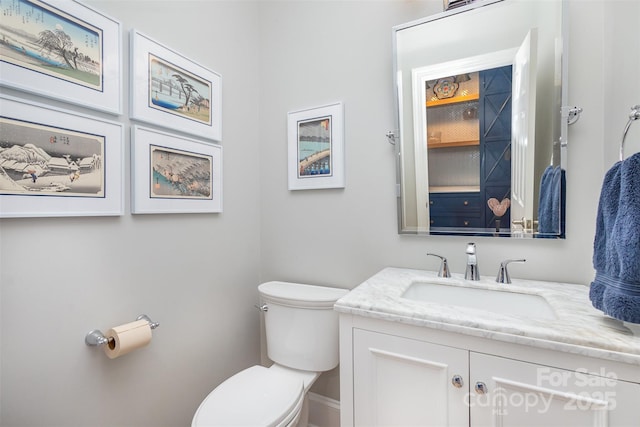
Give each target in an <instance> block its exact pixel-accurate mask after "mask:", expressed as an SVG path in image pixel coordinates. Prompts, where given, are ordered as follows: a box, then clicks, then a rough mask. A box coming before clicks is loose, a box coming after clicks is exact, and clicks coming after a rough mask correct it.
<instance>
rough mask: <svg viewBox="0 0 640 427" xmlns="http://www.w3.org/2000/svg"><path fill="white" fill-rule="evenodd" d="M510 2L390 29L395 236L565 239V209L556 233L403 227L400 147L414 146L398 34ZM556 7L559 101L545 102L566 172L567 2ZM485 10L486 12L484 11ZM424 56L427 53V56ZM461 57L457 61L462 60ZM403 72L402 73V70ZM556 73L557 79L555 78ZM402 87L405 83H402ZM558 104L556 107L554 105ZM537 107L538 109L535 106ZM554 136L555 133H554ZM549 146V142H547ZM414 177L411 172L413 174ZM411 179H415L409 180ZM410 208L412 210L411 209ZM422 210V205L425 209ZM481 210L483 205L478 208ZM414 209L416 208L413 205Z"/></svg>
mask: <svg viewBox="0 0 640 427" xmlns="http://www.w3.org/2000/svg"><path fill="white" fill-rule="evenodd" d="M507 1H510V0H484V1H478V2H475V3H470V4H468V5H465V6H462V7H459V8H455V9H452V10H448V11H444V12H441V13H438V14H435V15H431V16H427V17H425V18H422V19H418V20H415V21H411V22H408V23H405V24H401V25H398V26H395V27H393V30H392V41H393V88H394V96H395V99H394V101H395V117H396V127H395V129H396V130H395V131H393V132H392V134H393V141H394V145H395V148H396V188H397V212H398V233H399V234H411V235H427V236H428V235H461V236H469V235H472V236H487V237H492V236H493V237H514V238H554V239H558V238H560V239H564V238H565V224H564V216H565V206H562V212H561V217H562V221H561V224H560V231H559V232H558V233H538V232H535V233H534V232H531V230H523V231H522V232H512V231H511V227H509V231H501V232H498V233H496V232H494V231H489V230H478V229H468V230H467V229H463V228H451V229H450V230H449V229H446V228H445V227H442V228H439V229H438V230H431V229H429V228H426V229H425V228H420V227H418V223H417V221H416V224H415V225H410V226H406V225H405V224H406V221H405V211H406V208H405V203H404V201H403V194H404V191H405V185H404V183H403V181H404V179H405V177H404V175H403V174H404V165H403V147H404V149H405V150H409V149H411V150H412V149H413V147H414V145H415V141H414V139H415V137H413V133H412V137H411V141H407V142H406V145H403V144H404V143H405V136H404V135H403V126H404V125H403V120H404V119H403V114H404V116H406V115H413V111H405V112H403V106H404V105H403V103H402V102H403V100H402V97H403V95H402V91H403V87H402V84H403V78H402V75H401V73H402V72H403V70H401V69H399V62H400V61H399V49H398V33H399V32H401V31H404V30H407V29H411V28H413V27H416V26H420V25H424V24H428V23H430V22H433V21H438V20H442V19H445V18H449V17H452V16H456V15H460V14H463V13H465V12H468V11H471V10H475V9H480V8H484V7H487V6H489V7H490V6H491V5H493V4H496V3H501V2H507ZM558 3H559V4H560V13H561V17H560V31H559V33H560V37H561V42H560V44H559V45H558V46H556V47H557V48H560V52H561V57H560V58H559V59H558V60H557V64H559V67H560V69H559V70H555V71H554V73H556V76H555V78H558V77H559V78H560V79H561V87H560V90H559V95H558V96H559V99H555V98H556V97H553V99H552V100H549V101H548V104H552V102H553V104H554V105H553V107H554V108H555V107H556V106H557V107H558V110H559V111H558V115H557V116H555V117H556V118H557V119H559V121H558V127H559V129H558V128H556V129H558V130H559V133H560V135H559V140H558V141H557V146H555V145H556V144H553V145H554V147H552V148H551V149H550V150H551V151H552V152H553V155H554V156H557V155H559V156H560V161H559V162H558V163H559V165H560V166H561V168H562V169H563V170H564V171H566V163H567V152H566V147H567V141H568V138H567V133H568V120H569V108H568V107H565V105H566V100H567V96H568V13H567V1H566V0H558ZM485 10H486V9H485ZM427 54H428V53H427ZM463 59H464V58H461V60H463ZM426 65H427V66H437V63H436V64H426ZM404 71H405V72H406V70H404ZM558 73H559V76H558V75H557V74H558ZM405 84H406V80H405ZM538 102H540V97H538ZM558 104H559V105H558ZM538 108H540V107H539V106H538ZM556 135H557V134H556ZM550 144H551V143H550ZM413 175H415V173H414V174H413ZM413 178H414V179H415V176H414V177H413ZM537 185H539V179H536V181H535V184H534V186H537ZM565 190H566V186H564V185H563V186H562V188H561V191H562V192H563V193H564V192H565ZM561 197H562V198H564V199H565V200H566V195H565V194H562V196H561ZM412 208H413V207H412ZM425 208H426V206H425ZM482 208H483V209H484V205H483V206H482ZM416 209H417V206H416Z"/></svg>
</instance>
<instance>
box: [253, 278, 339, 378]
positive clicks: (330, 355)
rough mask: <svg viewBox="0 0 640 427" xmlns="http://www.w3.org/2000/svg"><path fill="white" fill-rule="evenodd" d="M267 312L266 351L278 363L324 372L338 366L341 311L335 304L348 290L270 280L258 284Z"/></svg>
mask: <svg viewBox="0 0 640 427" xmlns="http://www.w3.org/2000/svg"><path fill="white" fill-rule="evenodd" d="M258 292H259V293H260V298H261V300H262V303H264V304H266V306H267V309H266V311H265V312H264V322H265V331H266V335H267V354H268V356H269V359H271V360H273V361H274V362H275V363H278V364H280V365H284V366H287V367H289V368H294V369H300V370H303V371H314V372H323V371H328V370H331V369H333V368H335V367H336V366H338V360H339V348H338V313H337V312H335V311H334V310H333V305H334V303H335V302H336V301H337V300H338V299H339V298H341V297H343V296H344V295H346V294H347V293H348V292H349V291H348V290H347V289H338V288H330V287H324V286H314V285H304V284H300V283H289V282H267V283H263V284H261V285H260V286H258Z"/></svg>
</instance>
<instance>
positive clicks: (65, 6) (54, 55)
mask: <svg viewBox="0 0 640 427" xmlns="http://www.w3.org/2000/svg"><path fill="white" fill-rule="evenodd" d="M15 2H17V3H18V4H17V5H16V4H10V5H8V6H7V7H8V8H11V9H12V10H11V14H9V15H5V16H3V17H2V20H3V25H4V26H5V28H9V29H10V30H11V31H6V32H5V33H4V38H3V44H2V48H0V75H2V79H0V85H2V86H6V87H10V88H13V89H17V90H21V91H24V92H29V93H32V94H35V95H38V96H43V97H46V98H51V99H55V100H59V101H64V102H68V103H71V104H76V105H80V106H82V107H87V108H91V109H94V110H99V111H104V112H107V113H110V114H115V115H118V114H121V113H122V30H121V24H120V21H117V20H115V19H113V18H111V17H109V16H107V15H105V14H103V13H102V12H99V11H97V10H95V9H93V8H91V7H89V6H86V5H84V4H82V3H80V2H78V1H75V0H73V1H69V0H46V2H45V1H41V0H15ZM36 18H37V19H36ZM65 35H66V36H67V37H68V39H67V40H65V42H64V43H57V42H56V40H60V36H62V37H64V36H65ZM61 46H62V47H61Z"/></svg>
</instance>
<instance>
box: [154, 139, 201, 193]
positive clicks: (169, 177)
mask: <svg viewBox="0 0 640 427" xmlns="http://www.w3.org/2000/svg"><path fill="white" fill-rule="evenodd" d="M150 150H151V196H150V197H151V198H175V199H202V200H212V199H213V194H212V191H211V189H212V187H213V182H212V177H213V157H212V156H207V155H203V154H196V153H190V152H187V151H182V150H175V149H170V148H166V147H159V146H155V145H150Z"/></svg>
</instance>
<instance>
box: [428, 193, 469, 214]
mask: <svg viewBox="0 0 640 427" xmlns="http://www.w3.org/2000/svg"><path fill="white" fill-rule="evenodd" d="M480 208H481V203H480V193H429V209H430V212H431V215H434V216H438V215H439V214H455V213H465V212H480Z"/></svg>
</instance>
